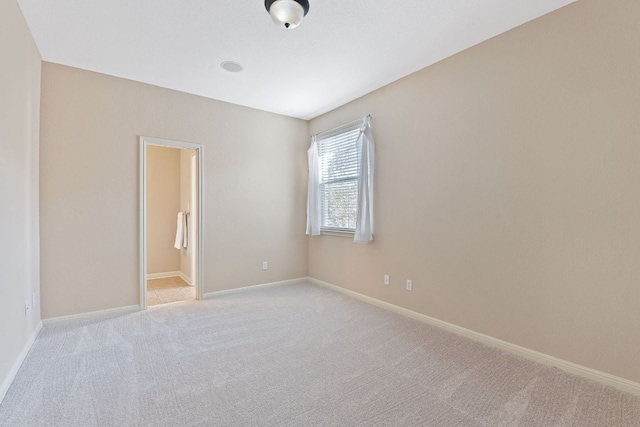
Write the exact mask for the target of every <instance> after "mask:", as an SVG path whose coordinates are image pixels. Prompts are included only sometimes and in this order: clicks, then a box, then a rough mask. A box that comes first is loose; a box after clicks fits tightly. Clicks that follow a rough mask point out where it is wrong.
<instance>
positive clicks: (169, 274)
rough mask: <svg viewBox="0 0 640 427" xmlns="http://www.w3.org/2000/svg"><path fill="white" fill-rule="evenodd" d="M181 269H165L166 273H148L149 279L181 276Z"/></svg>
mask: <svg viewBox="0 0 640 427" xmlns="http://www.w3.org/2000/svg"><path fill="white" fill-rule="evenodd" d="M181 274H182V272H181V271H165V272H164V273H150V274H147V280H150V279H166V278H167V277H180V276H181Z"/></svg>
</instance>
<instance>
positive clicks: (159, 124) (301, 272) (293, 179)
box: [40, 62, 308, 318]
mask: <svg viewBox="0 0 640 427" xmlns="http://www.w3.org/2000/svg"><path fill="white" fill-rule="evenodd" d="M139 135H145V136H150V137H158V138H165V139H170V140H176V141H187V142H194V143H200V144H203V145H204V156H203V159H204V169H203V173H204V186H203V189H204V206H203V208H204V211H205V216H204V218H203V220H204V224H205V227H204V230H203V232H204V236H205V241H204V253H203V257H204V291H205V292H212V291H216V290H222V289H229V288H237V287H242V286H247V285H253V284H258V283H266V282H272V281H277V280H284V279H291V278H296V277H301V276H306V275H307V256H306V252H307V239H306V236H305V235H304V227H305V216H304V215H305V204H306V184H305V182H306V179H305V175H306V166H305V162H304V157H305V151H306V147H307V142H308V123H307V122H305V121H302V120H296V119H292V118H287V117H283V116H278V115H275V114H271V113H266V112H262V111H258V110H253V109H249V108H246V107H241V106H237V105H232V104H228V103H224V102H220V101H215V100H211V99H206V98H201V97H197V96H193V95H188V94H184V93H180V92H176V91H171V90H168V89H162V88H158V87H155V86H150V85H146V84H141V83H138V82H134V81H129V80H124V79H118V78H115V77H109V76H106V75H101V74H97V73H92V72H87V71H83V70H79V69H74V68H70V67H65V66H62V65H55V64H50V63H46V62H45V63H43V69H42V108H41V141H42V144H41V148H42V149H41V169H40V173H41V177H42V181H41V182H42V186H41V191H40V195H41V199H40V203H41V255H42V262H41V268H42V317H43V318H49V317H56V316H63V315H69V314H75V313H84V312H91V311H95V310H103V309H109V308H114V307H122V306H128V305H134V304H138V303H139V284H138V251H139V245H138V161H139V159H138V149H139V148H138V137H139ZM262 260H267V261H269V270H267V271H262V270H261V262H262Z"/></svg>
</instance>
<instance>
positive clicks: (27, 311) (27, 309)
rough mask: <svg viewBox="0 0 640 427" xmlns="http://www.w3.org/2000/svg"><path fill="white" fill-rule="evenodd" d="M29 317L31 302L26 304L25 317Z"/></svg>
mask: <svg viewBox="0 0 640 427" xmlns="http://www.w3.org/2000/svg"><path fill="white" fill-rule="evenodd" d="M28 315H29V302H28V301H27V302H25V303H24V317H27V316H28Z"/></svg>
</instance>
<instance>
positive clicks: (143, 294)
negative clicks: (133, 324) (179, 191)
mask: <svg viewBox="0 0 640 427" xmlns="http://www.w3.org/2000/svg"><path fill="white" fill-rule="evenodd" d="M150 145H155V146H161V147H172V148H187V149H190V150H195V151H196V156H197V162H198V177H197V179H198V206H197V218H196V222H197V224H196V229H197V236H198V238H197V242H196V244H197V247H196V251H197V254H196V255H197V256H196V272H197V273H196V281H197V283H196V299H198V300H201V299H202V295H203V288H204V279H203V277H204V275H203V274H202V272H203V270H204V268H203V267H204V265H203V262H202V260H203V256H202V250H203V248H204V244H203V241H204V238H203V237H204V233H203V230H204V221H203V218H204V215H203V212H204V190H203V187H204V182H203V181H204V180H203V179H202V177H203V176H204V173H203V170H202V169H203V165H204V160H203V156H204V153H203V151H204V146H203V145H202V144H195V143H192V142H182V141H171V140H168V139H161V138H152V137H148V136H140V168H139V169H140V179H139V181H140V191H139V194H140V206H139V211H140V220H139V221H140V268H139V269H140V310H145V309H146V308H147V221H146V217H147V182H146V181H147V147H148V146H150Z"/></svg>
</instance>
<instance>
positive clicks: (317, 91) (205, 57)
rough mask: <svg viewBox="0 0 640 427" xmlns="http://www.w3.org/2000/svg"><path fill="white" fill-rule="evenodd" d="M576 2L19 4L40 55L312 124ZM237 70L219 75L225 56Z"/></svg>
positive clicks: (145, 0)
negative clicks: (301, 7)
mask: <svg viewBox="0 0 640 427" xmlns="http://www.w3.org/2000/svg"><path fill="white" fill-rule="evenodd" d="M573 1H574V0H400V1H389V0H310V1H309V2H310V10H309V14H308V15H307V17H306V18H305V19H304V20H303V22H302V24H301V25H300V26H299V27H298V28H296V29H293V30H284V29H281V28H278V27H277V26H276V25H275V24H274V23H273V22H272V21H271V17H270V16H269V15H268V13H267V11H266V10H265V8H264V1H263V0H108V1H105V0H55V1H52V0H18V3H19V4H20V7H21V8H22V11H23V13H24V16H25V19H26V21H27V24H28V25H29V28H30V29H31V32H32V34H33V37H34V38H35V41H36V44H37V46H38V49H39V50H40V54H41V55H42V59H43V60H45V61H49V62H55V63H59V64H64V65H69V66H73V67H78V68H82V69H86V70H91V71H97V72H100V73H104V74H109V75H113V76H118V77H124V78H127V79H131V80H136V81H140V82H145V83H150V84H153V85H157V86H162V87H166V88H170V89H176V90H179V91H183V92H188V93H192V94H197V95H201V96H205V97H208V98H214V99H219V100H223V101H228V102H232V103H235V104H240V105H246V106H249V107H253V108H258V109H261V110H266V111H272V112H274V113H279V114H284V115H287V116H292V117H298V118H302V119H311V118H313V117H316V116H318V115H320V114H322V113H325V112H327V111H330V110H332V109H334V108H336V107H338V106H340V105H343V104H345V103H346V102H349V101H351V100H353V99H355V98H358V97H360V96H362V95H364V94H366V93H368V92H370V91H372V90H374V89H377V88H379V87H382V86H384V85H386V84H388V83H390V82H392V81H394V80H397V79H399V78H401V77H404V76H406V75H408V74H410V73H412V72H415V71H417V70H419V69H421V68H424V67H426V66H428V65H431V64H433V63H435V62H437V61H439V60H441V59H444V58H446V57H448V56H451V55H453V54H455V53H457V52H460V51H461V50H464V49H466V48H468V47H471V46H473V45H475V44H478V43H480V42H482V41H484V40H487V39H489V38H491V37H493V36H496V35H498V34H500V33H503V32H505V31H507V30H509V29H511V28H514V27H516V26H518V25H520V24H523V23H525V22H527V21H530V20H532V19H535V18H537V17H539V16H541V15H544V14H546V13H548V12H551V11H553V10H555V9H557V8H559V7H562V6H564V5H567V4H569V3H572V2H573ZM229 60H230V61H237V62H239V63H241V64H242V66H243V67H244V71H242V72H240V73H235V74H234V73H229V72H227V71H224V70H222V69H221V68H220V63H221V62H223V61H229Z"/></svg>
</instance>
